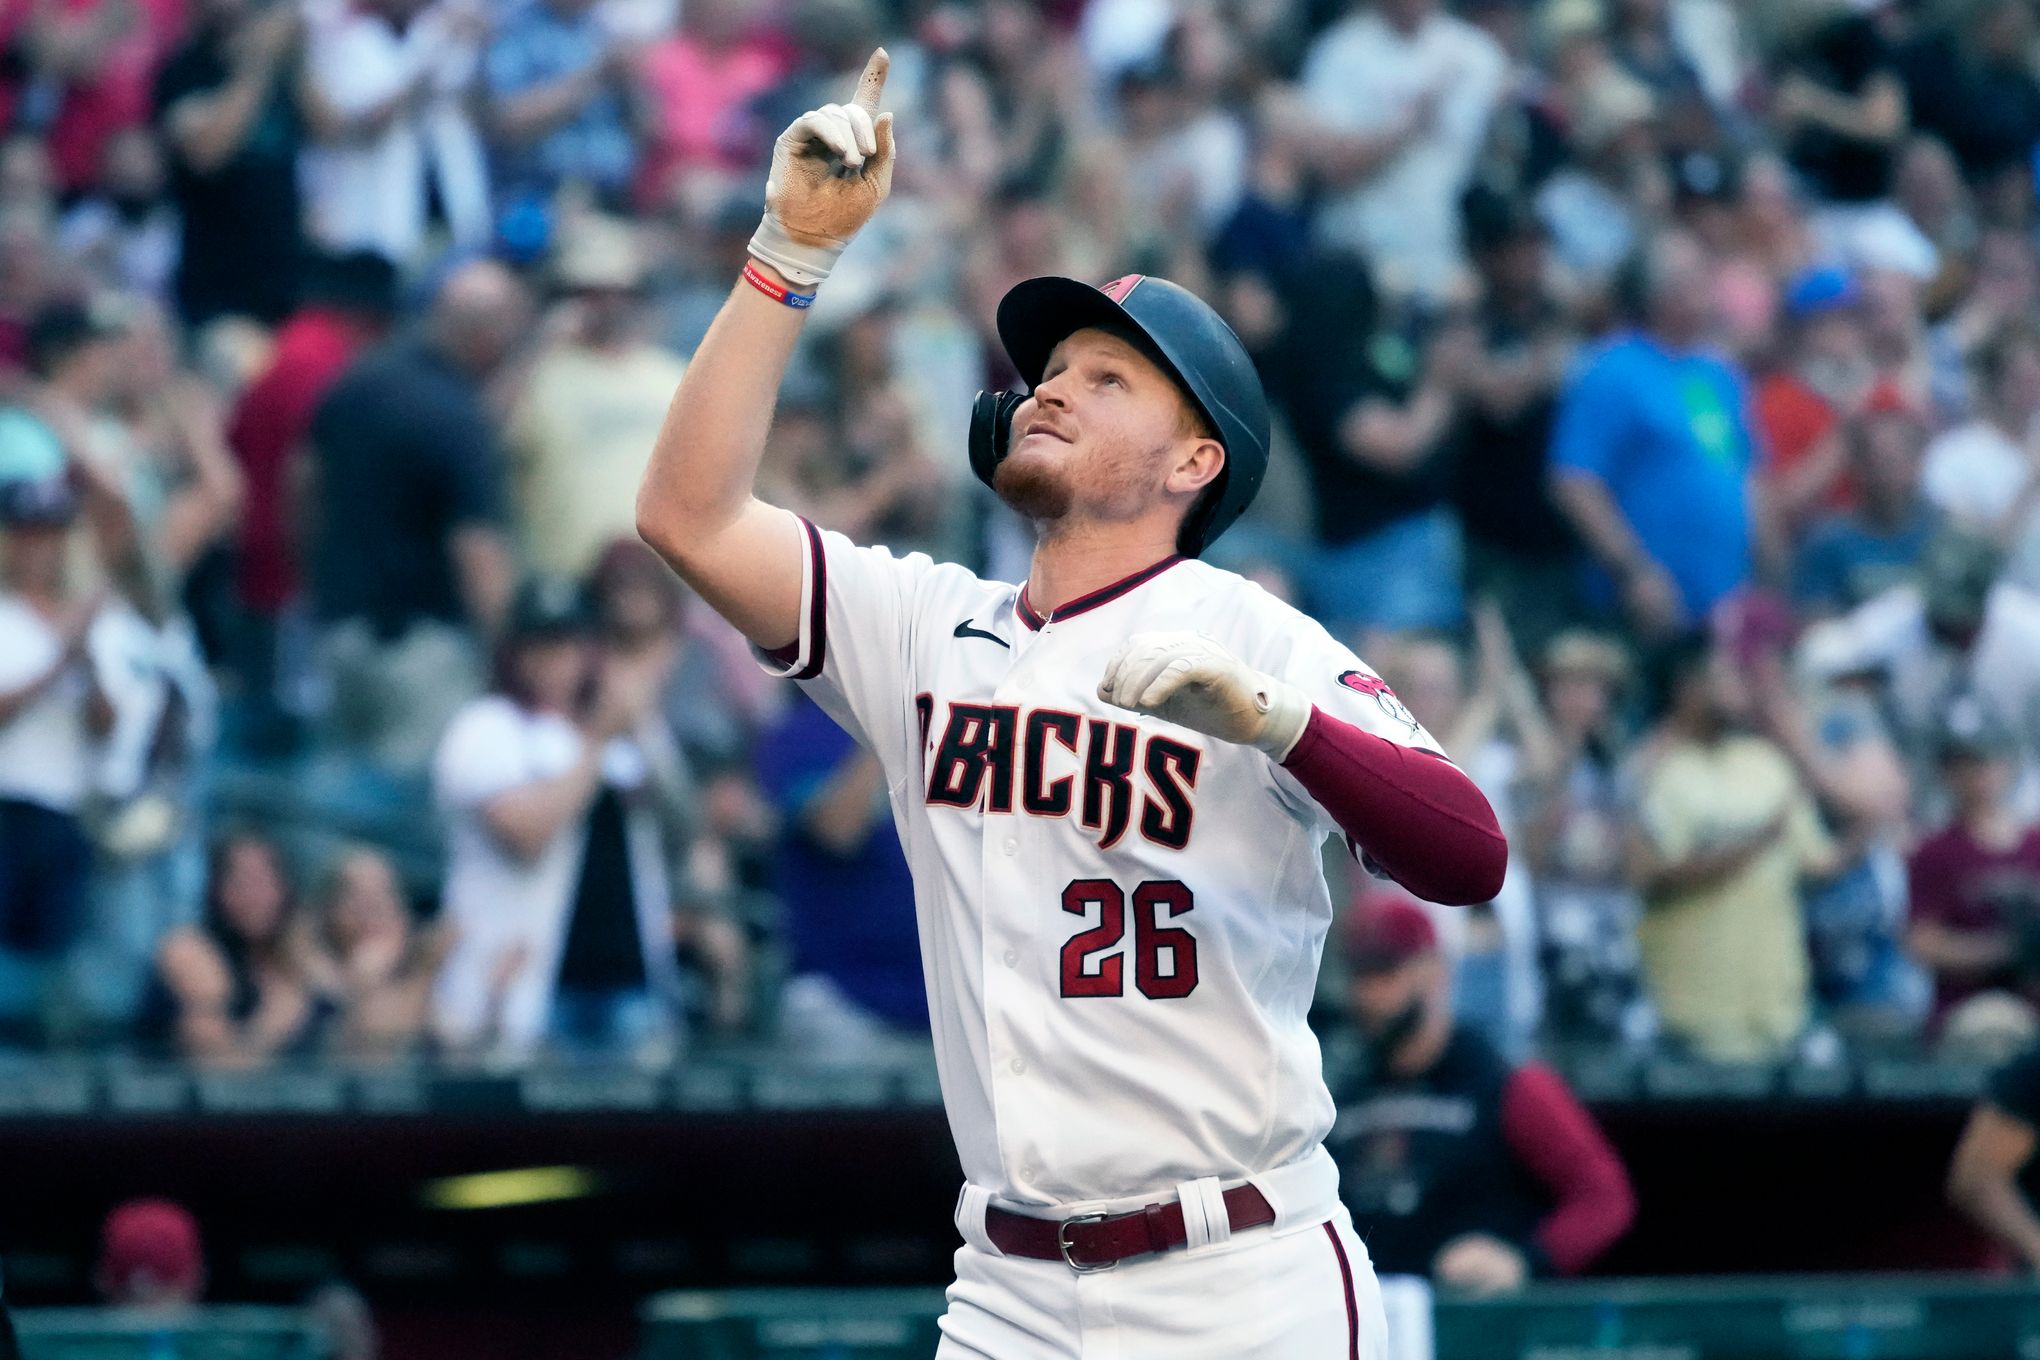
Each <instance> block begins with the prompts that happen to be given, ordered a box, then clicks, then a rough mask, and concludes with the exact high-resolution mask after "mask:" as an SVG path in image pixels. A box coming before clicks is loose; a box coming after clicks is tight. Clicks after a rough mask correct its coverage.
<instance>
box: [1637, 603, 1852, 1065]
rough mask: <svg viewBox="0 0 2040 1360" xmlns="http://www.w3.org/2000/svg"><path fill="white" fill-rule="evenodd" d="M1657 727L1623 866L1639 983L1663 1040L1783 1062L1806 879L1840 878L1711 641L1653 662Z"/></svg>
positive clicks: (1802, 942) (1800, 1010) (1795, 1028)
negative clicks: (1633, 896) (1634, 896)
mask: <svg viewBox="0 0 2040 1360" xmlns="http://www.w3.org/2000/svg"><path fill="white" fill-rule="evenodd" d="M1660 674H1661V676H1662V683H1661V689H1660V693H1661V695H1662V696H1663V710H1662V712H1663V717H1662V718H1661V720H1660V723H1659V726H1658V729H1657V731H1656V732H1655V733H1653V734H1652V736H1651V737H1650V739H1649V740H1648V741H1647V742H1646V744H1645V748H1644V751H1643V752H1642V754H1641V757H1640V768H1639V774H1638V797H1637V804H1636V809H1637V810H1636V818H1635V824H1634V826H1633V828H1632V830H1631V833H1630V838H1629V853H1630V869H1631V874H1632V876H1633V881H1634V882H1635V884H1636V887H1637V890H1638V892H1639V893H1640V894H1641V895H1642V898H1643V903H1644V915H1643V921H1642V924H1641V925H1640V926H1639V928H1638V934H1639V941H1640V944H1641V947H1642V954H1643V965H1644V975H1645V978H1646V980H1647V982H1648V985H1649V988H1650V992H1651V995H1652V999H1653V1000H1654V1002H1655V1003H1656V1005H1657V1009H1658V1013H1659V1016H1660V1018H1661V1020H1662V1021H1663V1025H1664V1029H1665V1031H1666V1032H1667V1033H1668V1034H1669V1035H1671V1036H1672V1037H1674V1038H1677V1039H1680V1040H1683V1041H1684V1042H1686V1043H1687V1044H1689V1045H1690V1046H1691V1047H1692V1048H1693V1049H1694V1050H1695V1051H1696V1052H1698V1053H1699V1054H1701V1055H1702V1056H1705V1057H1708V1058H1713V1059H1717V1060H1720V1061H1728V1062H1741V1061H1762V1060H1765V1059H1769V1058H1775V1057H1778V1056H1780V1055H1781V1054H1783V1053H1784V1052H1785V1051H1786V1050H1787V1049H1788V1048H1789V1047H1790V1046H1791V1044H1792V1043H1793V1041H1794V1040H1795V1039H1797V1038H1798V1037H1799V1034H1800V1033H1801V1031H1802V1030H1804V1029H1805V1027H1806V1023H1807V1019H1808V965H1807V955H1806V931H1805V924H1804V921H1803V919H1802V915H1801V911H1800V900H1799V889H1800V884H1801V882H1802V880H1804V879H1807V878H1821V877H1827V876H1830V875H1832V874H1833V873H1835V872H1836V871H1837V870H1838V869H1839V868H1840V867H1841V859H1842V855H1841V851H1840V849H1839V848H1838V847H1837V845H1836V843H1835V842H1834V840H1833V839H1831V838H1830V837H1829V835H1828V833H1827V831H1826V829H1825V828H1824V827H1823V826H1822V824H1821V819H1820V814H1819V811H1818V810H1817V809H1816V807H1815V804H1814V799H1813V795H1812V793H1811V792H1810V791H1809V789H1808V788H1807V786H1806V785H1805V783H1804V782H1803V781H1802V780H1801V778H1800V776H1799V773H1798V771H1797V770H1796V769H1795V768H1794V767H1793V764H1792V762H1791V761H1790V760H1789V759H1788V758H1787V756H1786V754H1785V752H1784V751H1783V750H1781V749H1780V748H1779V747H1778V746H1776V745H1775V744H1773V743H1772V742H1771V741H1769V740H1767V739H1765V738H1764V737H1761V736H1757V735H1755V734H1753V733H1751V732H1749V731H1748V730H1746V729H1745V726H1744V724H1745V722H1746V721H1747V719H1748V717H1749V715H1750V700H1749V695H1748V691H1747V689H1746V688H1745V686H1744V684H1743V682H1742V678H1741V676H1740V675H1739V674H1738V673H1737V672H1736V670H1735V668H1734V666H1733V663H1732V661H1731V659H1730V657H1729V655H1728V654H1727V653H1726V652H1725V651H1724V650H1723V649H1721V648H1719V647H1717V646H1715V645H1713V644H1712V643H1711V642H1709V641H1708V640H1707V639H1705V638H1692V639H1688V640H1686V641H1683V642H1680V643H1677V644H1674V645H1673V646H1672V647H1671V648H1670V649H1669V650H1668V651H1667V653H1666V654H1665V655H1664V657H1663V658H1662V660H1661V668H1660Z"/></svg>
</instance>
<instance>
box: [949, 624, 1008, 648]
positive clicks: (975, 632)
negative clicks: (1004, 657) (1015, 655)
mask: <svg viewBox="0 0 2040 1360" xmlns="http://www.w3.org/2000/svg"><path fill="white" fill-rule="evenodd" d="M951 636H952V637H960V638H963V637H974V638H983V639H984V640H985V641H986V642H996V643H998V644H999V645H1000V646H1001V647H1004V648H1005V649H1006V650H1007V651H1009V652H1010V651H1012V650H1013V644H1012V643H1010V642H1008V641H1006V639H1004V638H1002V637H1000V636H999V635H998V634H997V633H987V632H986V631H985V630H984V629H982V628H973V627H971V626H970V620H969V619H965V620H964V621H963V622H962V623H959V624H957V625H956V631H955V632H954V633H953V634H951Z"/></svg>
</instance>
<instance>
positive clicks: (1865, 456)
mask: <svg viewBox="0 0 2040 1360" xmlns="http://www.w3.org/2000/svg"><path fill="white" fill-rule="evenodd" d="M1848 437H1849V458H1850V473H1851V480H1852V481H1853V482H1854V485H1855V489H1856V506H1855V508H1854V509H1851V510H1845V511H1835V512H1833V513H1831V514H1828V515H1825V516H1823V517H1822V518H1820V519H1818V520H1816V521H1815V522H1814V524H1813V527H1812V528H1811V529H1809V530H1808V531H1807V535H1806V542H1805V543H1804V544H1803V545H1801V547H1800V549H1799V557H1798V560H1797V561H1796V562H1795V563H1794V564H1793V572H1792V593H1793V595H1794V597H1795V598H1796V599H1797V601H1798V603H1799V605H1800V608H1801V609H1802V610H1803V611H1804V612H1805V613H1807V614H1809V615H1812V616H1826V615H1834V614H1846V613H1848V612H1849V611H1850V610H1852V609H1854V608H1855V607H1856V606H1857V605H1859V604H1862V603H1863V602H1864V601H1865V600H1868V599H1871V598H1873V597H1875V596H1877V595H1881V594H1883V593H1884V592H1885V591H1886V590H1888V589H1890V588H1891V587H1892V586H1896V585H1904V584H1906V583H1908V582H1911V581H1915V580H1917V579H1918V577H1919V565H1920V558H1921V556H1922V555H1923V554H1924V553H1925V552H1926V550H1927V539H1928V538H1929V537H1930V536H1932V534H1933V531H1934V524H1935V521H1936V518H1937V517H1936V515H1935V513H1934V509H1933V507H1932V506H1930V505H1929V504H1928V503H1927V501H1926V498H1925V497H1923V496H1922V495H1921V494H1920V467H1921V464H1922V462H1923V457H1922V455H1923V453H1924V450H1925V448H1926V440H1927V427H1926V423H1925V422H1924V421H1923V420H1922V419H1921V418H1920V415H1919V413H1918V412H1916V411H1912V410H1909V409H1907V407H1906V406H1905V404H1904V403H1903V402H1902V401H1899V400H1897V399H1896V398H1895V397H1894V398H1888V399H1873V401H1872V405H1871V407H1870V409H1869V410H1867V411H1865V412H1864V413H1863V414H1862V415H1860V416H1858V417H1857V418H1856V419H1855V420H1854V421H1852V422H1851V423H1850V428H1849V431H1848Z"/></svg>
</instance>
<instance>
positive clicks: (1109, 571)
mask: <svg viewBox="0 0 2040 1360" xmlns="http://www.w3.org/2000/svg"><path fill="white" fill-rule="evenodd" d="M1129 528H1130V526H1128V525H1125V524H1117V525H1111V526H1109V527H1108V526H1101V528H1100V530H1099V531H1097V532H1085V531H1083V530H1080V529H1072V530H1069V531H1066V532H1063V533H1058V534H1054V535H1051V536H1049V537H1046V538H1043V539H1042V540H1041V541H1040V542H1038V543H1036V544H1035V545H1034V561H1033V564H1032V565H1031V566H1030V567H1029V568H1028V570H1027V602H1028V604H1029V605H1030V606H1031V607H1033V608H1034V609H1035V610H1036V611H1037V612H1038V613H1040V614H1042V615H1044V616H1046V615H1049V614H1052V613H1054V612H1055V611H1056V610H1057V609H1058V608H1060V607H1061V606H1063V605H1066V604H1068V603H1069V602H1070V601H1071V600H1076V599H1081V598H1082V597H1084V596H1086V595H1089V594H1090V593H1091V592H1092V591H1094V590H1103V589H1104V588H1105V587H1106V586H1109V585H1113V584H1116V583H1117V582H1120V581H1124V580H1125V579H1126V578H1127V577H1129V576H1132V575H1134V574H1135V573H1137V572H1142V571H1146V570H1147V569H1148V568H1149V567H1152V566H1153V565H1154V564H1155V563H1157V562H1161V561H1164V560H1166V559H1168V558H1170V557H1174V556H1175V555H1176V543H1175V530H1174V527H1173V526H1170V527H1168V528H1166V529H1162V530H1157V531H1154V532H1128V530H1129Z"/></svg>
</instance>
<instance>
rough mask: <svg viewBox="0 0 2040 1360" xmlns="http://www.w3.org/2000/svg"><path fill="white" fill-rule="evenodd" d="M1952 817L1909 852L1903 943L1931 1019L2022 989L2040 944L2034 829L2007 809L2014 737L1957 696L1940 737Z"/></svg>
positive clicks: (2028, 985) (2039, 841)
mask: <svg viewBox="0 0 2040 1360" xmlns="http://www.w3.org/2000/svg"><path fill="white" fill-rule="evenodd" d="M1939 744H1940V757H1941V771H1942V778H1943V781H1944V782H1945V784H1946V786H1947V789H1948V794H1949V797H1950V799H1951V800H1952V801H1953V803H1954V815H1953V817H1952V818H1951V819H1950V821H1949V823H1948V825H1947V826H1946V827H1944V828H1943V829H1942V830H1941V831H1939V832H1937V833H1936V834H1935V835H1933V836H1930V837H1928V838H1927V839H1926V840H1925V841H1922V842H1921V843H1920V846H1919V848H1918V849H1916V850H1915V851H1913V855H1912V863H1911V867H1910V874H1909V877H1910V879H1911V887H1912V924H1911V926H1910V927H1909V928H1908V930H1907V932H1906V945H1907V947H1908V948H1909V949H1910V950H1911V951H1912V954H1913V957H1914V958H1916V959H1918V960H1919V961H1920V963H1921V964H1922V965H1923V966H1924V967H1925V968H1926V969H1927V970H1928V971H1929V972H1930V973H1932V974H1933V978H1934V1024H1935V1025H1936V1027H1940V1026H1942V1025H1944V1024H1945V1023H1946V1021H1947V1018H1948V1014H1949V1012H1950V1011H1953V1010H1954V1009H1955V1008H1956V1007H1958V1006H1960V1005H1962V1004H1963V1003H1964V1002H1966V1001H1969V1000H1970V999H1972V998H1974V997H1980V996H1983V995H1985V994H1986V993H1991V992H2012V993H2014V994H2019V995H2025V996H2026V997H2027V999H2028V1000H2029V1001H2030V1000H2031V996H2030V995H2028V994H2029V993H2030V992H2031V991H2032V990H2033V987H2034V984H2035V983H2036V982H2040V977H2036V976H2035V974H2036V966H2040V957H2036V953H2040V951H2036V949H2035V946H2036V944H2040V827H2035V826H2032V825H2029V824H2027V823H2026V822H2023V821H2021V820H2020V818H2019V817H2018V815H2017V814H2016V813H2015V812H2014V811H2013V810H2012V807H2011V796H2010V795H2011V788H2012V781H2013V777H2014V773H2015V765H2014V758H2015V754H2016V751H2017V743H2016V740H2015V738H2014V736H2013V734H2012V733H2011V731H2010V730H2009V729H2007V728H2006V727H2005V726H2004V725H2003V724H2002V723H2001V721H2000V720H1999V719H1998V718H1997V716H1996V715H1995V714H1992V713H1990V712H1988V711H1987V710H1986V709H1984V707H1983V706H1982V704H1981V703H1979V702H1978V701H1977V700H1976V699H1974V698H1970V697H1964V698H1961V699H1958V700H1957V701H1956V702H1955V703H1954V704H1953V705H1951V706H1950V708H1949V710H1948V715H1947V718H1946V720H1945V721H1944V724H1943V728H1942V731H1941V734H1940V743H1939Z"/></svg>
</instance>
